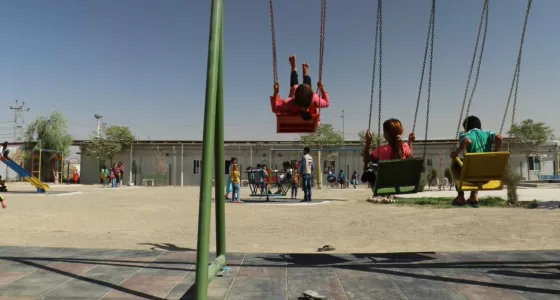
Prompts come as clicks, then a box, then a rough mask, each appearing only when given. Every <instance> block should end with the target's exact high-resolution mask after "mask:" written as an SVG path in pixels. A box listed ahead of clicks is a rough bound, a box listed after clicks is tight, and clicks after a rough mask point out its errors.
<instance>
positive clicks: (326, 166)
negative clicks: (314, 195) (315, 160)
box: [323, 160, 336, 174]
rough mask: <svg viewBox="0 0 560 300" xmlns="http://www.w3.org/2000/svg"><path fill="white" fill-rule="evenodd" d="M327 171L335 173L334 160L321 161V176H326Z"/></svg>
mask: <svg viewBox="0 0 560 300" xmlns="http://www.w3.org/2000/svg"><path fill="white" fill-rule="evenodd" d="M329 171H332V173H333V174H334V173H336V164H335V162H334V160H324V161H323V174H328V173H329Z"/></svg>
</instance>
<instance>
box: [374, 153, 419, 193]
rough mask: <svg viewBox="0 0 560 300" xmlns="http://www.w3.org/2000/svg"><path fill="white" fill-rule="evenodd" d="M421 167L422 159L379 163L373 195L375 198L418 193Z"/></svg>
mask: <svg viewBox="0 0 560 300" xmlns="http://www.w3.org/2000/svg"><path fill="white" fill-rule="evenodd" d="M423 167H424V159H423V158H408V159H403V160H386V161H381V162H379V163H378V165H377V176H376V179H375V187H374V190H373V193H374V194H375V195H376V196H388V195H396V194H414V193H418V187H419V185H420V177H421V174H422V169H423Z"/></svg>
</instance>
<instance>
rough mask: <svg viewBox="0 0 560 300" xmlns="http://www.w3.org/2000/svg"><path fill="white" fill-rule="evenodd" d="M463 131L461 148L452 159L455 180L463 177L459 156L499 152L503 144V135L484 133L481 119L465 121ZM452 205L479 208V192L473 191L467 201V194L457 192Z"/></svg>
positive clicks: (460, 142) (475, 118)
mask: <svg viewBox="0 0 560 300" xmlns="http://www.w3.org/2000/svg"><path fill="white" fill-rule="evenodd" d="M463 129H464V130H465V133H462V134H461V135H460V136H459V147H458V148H457V149H456V150H455V151H453V152H452V153H451V158H452V159H453V162H452V164H451V169H452V170H453V176H455V178H459V177H461V166H459V164H458V163H457V162H456V161H455V158H457V157H458V156H459V154H461V153H463V152H466V153H481V152H498V151H500V148H501V147H502V142H503V137H502V136H501V135H496V133H494V132H492V131H483V130H482V124H481V122H480V119H479V118H477V117H475V116H468V117H467V118H466V119H465V121H463ZM492 146H493V147H492ZM456 188H457V187H456ZM452 204H453V205H458V206H463V205H465V204H470V205H471V206H472V207H478V191H471V195H470V197H469V199H468V200H466V199H465V192H463V191H459V190H457V197H456V198H455V199H454V200H453V203H452Z"/></svg>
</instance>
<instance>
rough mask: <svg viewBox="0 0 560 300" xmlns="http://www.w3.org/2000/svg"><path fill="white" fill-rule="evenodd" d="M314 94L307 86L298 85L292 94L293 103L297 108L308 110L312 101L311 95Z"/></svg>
mask: <svg viewBox="0 0 560 300" xmlns="http://www.w3.org/2000/svg"><path fill="white" fill-rule="evenodd" d="M314 94H315V92H314V91H313V88H312V87H311V86H310V85H308V84H305V83H304V84H300V85H299V86H298V87H297V88H296V91H295V93H294V101H295V102H296V104H297V105H298V106H299V107H303V108H308V107H309V106H311V101H313V95H314Z"/></svg>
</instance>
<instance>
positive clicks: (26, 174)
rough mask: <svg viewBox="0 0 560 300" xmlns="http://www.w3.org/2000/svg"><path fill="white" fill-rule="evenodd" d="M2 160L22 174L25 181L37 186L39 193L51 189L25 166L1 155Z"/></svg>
mask: <svg viewBox="0 0 560 300" xmlns="http://www.w3.org/2000/svg"><path fill="white" fill-rule="evenodd" d="M0 160H1V161H2V162H4V163H5V164H6V165H7V166H8V167H9V168H10V169H12V170H14V171H15V172H16V173H17V174H18V175H19V176H21V177H22V178H23V179H25V181H27V182H29V183H30V184H31V185H32V186H34V187H36V188H37V192H38V193H44V192H46V191H47V190H49V189H50V187H49V186H48V185H47V184H45V183H43V182H41V180H39V179H38V178H37V177H35V176H33V175H31V173H29V172H27V171H26V170H25V169H24V168H22V167H20V166H19V165H18V164H16V163H15V162H14V161H13V160H11V159H5V158H3V157H0Z"/></svg>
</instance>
